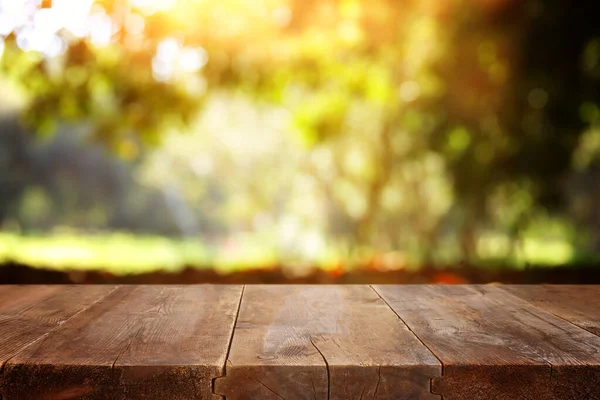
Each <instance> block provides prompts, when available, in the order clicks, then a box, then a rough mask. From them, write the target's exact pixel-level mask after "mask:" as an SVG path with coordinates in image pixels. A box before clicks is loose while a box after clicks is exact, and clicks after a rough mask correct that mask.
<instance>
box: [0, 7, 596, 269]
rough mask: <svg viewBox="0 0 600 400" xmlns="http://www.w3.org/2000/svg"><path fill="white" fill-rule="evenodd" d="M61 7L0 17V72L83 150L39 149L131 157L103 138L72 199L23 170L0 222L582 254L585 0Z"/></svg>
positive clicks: (587, 54)
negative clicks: (61, 11) (97, 184)
mask: <svg viewBox="0 0 600 400" xmlns="http://www.w3.org/2000/svg"><path fill="white" fill-rule="evenodd" d="M5 3H6V2H3V3H1V4H5ZM58 3H65V2H64V1H63V2H50V1H44V2H41V4H39V5H37V6H35V5H34V8H32V9H31V10H33V11H31V12H32V14H31V15H32V17H31V21H29V20H24V22H22V24H21V26H15V27H14V29H12V30H11V31H10V32H5V34H4V36H5V37H4V39H3V40H2V43H3V53H2V56H1V58H0V71H1V72H0V73H1V76H2V78H3V80H5V81H10V82H11V85H16V86H17V87H19V89H20V90H21V93H22V94H23V96H24V98H25V104H26V105H25V108H24V111H23V118H24V120H25V121H26V122H28V123H29V124H30V126H33V127H35V128H36V130H37V131H38V132H39V133H40V134H47V133H50V132H52V131H55V130H59V131H60V130H63V131H64V130H68V129H71V130H77V129H79V128H81V130H83V131H85V133H83V134H79V136H77V135H75V134H73V136H74V137H80V138H83V139H81V141H82V142H81V143H88V144H85V145H83V144H78V145H72V146H71V147H68V146H67V147H64V146H66V145H60V144H58V145H56V147H57V149H55V150H56V151H55V152H53V151H52V148H51V147H52V146H50V148H45V149H41V150H40V149H39V148H38V150H37V151H38V152H40V151H41V154H46V156H47V160H50V159H52V157H53V156H52V154H60V153H61V151H60V150H59V149H60V148H63V149H64V148H70V149H71V151H82V154H87V153H85V152H83V150H81V149H82V148H84V147H85V148H86V149H89V148H93V149H95V150H93V151H96V152H97V151H100V150H98V149H97V147H94V146H95V145H92V144H89V143H90V142H92V143H93V142H94V141H95V142H100V143H101V144H102V145H103V146H104V147H105V148H109V149H110V150H112V151H113V152H114V153H115V154H117V155H119V156H120V157H121V158H122V159H124V160H126V161H127V162H122V161H118V160H112V159H111V157H110V155H108V154H106V153H102V154H103V156H102V157H103V159H104V160H105V161H104V162H105V164H101V163H98V164H97V165H98V168H105V169H107V170H110V168H112V170H114V171H117V170H119V171H121V172H114V174H113V175H110V176H117V175H118V176H120V178H118V179H117V178H106V179H107V182H113V183H114V181H118V182H120V183H119V184H116V185H115V184H113V186H111V187H113V188H112V189H111V188H107V189H105V190H101V191H100V193H97V192H92V193H96V194H92V195H91V196H92V197H93V198H92V199H88V200H85V201H87V205H85V201H84V200H83V199H85V198H86V195H85V193H83V194H77V195H74V194H73V193H70V194H68V195H65V196H66V197H65V196H63V195H57V193H63V192H65V193H66V192H69V190H70V189H64V190H63V191H62V192H61V190H62V189H57V186H56V185H55V184H52V185H50V186H49V185H44V184H42V183H40V182H37V183H35V184H34V185H32V186H33V187H24V186H26V185H25V184H23V186H21V187H19V191H18V194H16V193H17V191H16V189H15V191H14V193H13V194H12V195H11V196H9V195H5V196H4V200H2V204H6V205H5V206H2V204H0V209H2V210H3V212H2V214H4V217H3V218H4V223H5V225H6V224H7V222H6V221H9V222H10V221H14V220H17V221H18V225H19V229H24V227H27V226H30V227H31V228H32V229H33V230H35V229H36V228H38V229H39V228H40V227H46V228H50V227H52V226H53V225H56V224H60V225H74V226H76V227H77V226H79V227H81V228H89V227H90V226H91V227H96V228H100V229H129V230H133V231H136V230H139V231H142V232H148V231H150V232H153V233H160V234H168V235H172V234H173V233H174V232H176V233H177V234H180V235H184V236H202V237H203V238H204V239H205V240H206V241H207V242H215V241H217V242H218V241H222V240H225V239H224V238H226V237H228V236H231V235H232V234H234V233H236V232H257V231H258V232H264V234H265V235H266V236H267V237H268V238H267V239H264V240H263V241H262V243H263V250H261V251H259V253H260V254H261V257H263V254H267V255H268V256H265V260H269V261H264V262H265V263H267V264H268V263H272V262H274V260H276V259H283V260H290V261H293V262H296V261H298V260H309V261H310V260H312V261H316V260H318V259H322V258H327V259H330V260H334V259H335V260H337V259H342V260H343V259H352V258H355V257H358V256H357V255H360V254H363V253H364V252H365V251H366V252H369V251H375V252H381V253H390V252H397V251H399V252H401V253H402V254H403V257H401V258H402V260H400V261H397V263H398V264H402V265H415V264H423V263H453V262H457V261H460V260H466V261H469V262H474V263H486V262H492V261H494V262H496V261H498V262H506V263H511V264H515V265H523V264H525V263H528V262H538V263H543V264H557V263H568V262H570V261H573V260H576V259H579V258H582V257H583V258H586V257H593V254H596V253H597V252H598V251H599V250H600V213H599V212H598V211H597V210H596V207H594V204H595V202H597V201H598V200H599V198H598V196H600V188H599V187H598V183H597V182H599V180H598V177H599V176H598V174H599V171H598V168H599V164H598V160H600V157H598V155H599V154H600V111H599V110H600V109H599V106H598V103H599V102H600V92H599V80H600V44H599V43H600V38H599V37H598V32H597V28H596V26H595V25H596V21H595V20H594V19H593V18H589V16H590V15H593V9H594V6H593V5H583V4H569V3H568V2H562V1H558V0H548V1H540V0H528V1H523V2H517V1H513V0H489V1H472V0H459V1H449V0H448V1H405V2H402V4H398V2H395V1H391V0H372V1H369V2H365V1H359V0H335V1H334V0H328V1H317V0H310V1H306V0H305V1H299V0H289V1H284V0H263V1H260V2H256V4H254V5H252V6H250V5H249V3H248V2H245V1H241V0H227V1H222V2H201V1H197V2H195V1H191V2H173V1H166V0H165V1H158V0H157V1H149V0H148V1H144V0H132V1H127V0H98V1H95V2H94V4H93V5H91V3H90V4H88V6H89V7H87V8H85V7H84V8H83V11H82V13H83V14H82V16H81V17H85V18H90V19H89V21H90V28H89V30H87V31H85V30H84V31H82V33H78V32H73V31H70V30H69V29H68V28H67V25H68V23H70V22H69V21H68V20H65V21H66V22H64V24H63V25H65V26H59V27H58V28H56V26H54V25H53V26H54V28H48V26H47V25H48V24H50V23H49V22H47V21H46V20H44V19H43V18H42V17H39V18H38V17H36V16H35V15H40V14H39V12H40V7H41V8H44V7H45V9H46V10H52V9H53V8H56V7H58V5H57V4H58ZM66 3H69V2H68V1H67V2H66ZM86 4H87V3H86ZM90 5H91V6H90ZM3 7H6V6H3ZM7 9H8V8H7ZM0 12H2V11H0ZM50 12H52V11H50ZM36 13H38V14H36ZM48 15H50V17H49V18H47V19H48V20H50V21H52V15H55V16H56V15H58V14H48ZM73 15H75V13H74V14H73ZM36 18H37V19H36ZM36 21H37V22H36ZM40 21H41V22H40ZM44 21H46V22H44ZM94 21H96V22H98V21H101V22H102V21H104V22H103V23H104V25H102V24H100V23H96V22H94ZM92 22H94V23H92ZM44 24H46V25H44ZM50 25H52V24H50ZM28 29H29V30H28ZM31 29H33V30H34V31H35V29H38V30H40V31H43V30H44V29H46V31H47V32H46V31H44V32H46V33H47V34H48V35H53V36H52V37H55V38H56V41H54V42H53V41H45V42H44V41H41V40H40V39H39V38H38V39H36V38H37V37H36V36H35V35H34V34H32V33H31ZM94 29H96V31H95V30H94ZM103 29H104V30H103ZM106 30H108V33H107V34H105V35H104V36H102V35H101V33H103V32H105V31H106ZM27 35H29V36H27ZM36 40H37V41H36ZM44 43H45V46H46V47H44V46H43V45H44ZM56 43H58V44H56ZM52 46H54V47H52ZM73 127H77V129H75V128H73ZM181 133H184V134H183V135H182V134H181ZM60 137H62V136H60V135H59V138H60ZM7 140H8V139H7ZM52 140H56V139H52ZM78 140H79V139H78ZM67 142H68V140H67ZM78 143H79V142H78ZM22 146H24V147H23V148H30V147H32V146H33V147H35V146H38V147H39V146H40V145H35V144H22ZM61 146H63V147H61ZM85 151H89V150H85ZM36 154H37V155H35V156H31V155H30V156H28V157H29V159H32V158H33V159H36V157H38V156H39V154H40V153H36ZM16 157H17V156H15V159H16ZM84 158H85V157H84ZM107 160H108V161H107ZM78 162H83V161H77V162H76V161H73V163H71V164H69V166H67V167H64V168H65V169H73V168H75V169H77V165H79V164H78ZM15 163H18V161H15ZM45 165H46V166H47V167H49V168H55V169H56V170H57V171H58V170H59V168H58V167H56V165H58V164H51V163H50V164H45ZM51 165H54V167H51ZM109 165H111V166H112V167H110V168H109ZM31 171H37V170H35V169H32V170H31ZM31 171H30V172H29V174H30V175H29V176H31V175H35V172H31ZM89 176H90V177H91V176H92V175H89ZM5 179H7V181H8V178H5ZM11 179H12V178H11ZM61 179H62V178H61ZM78 179H80V180H81V181H86V180H87V178H86V177H85V176H84V175H82V176H81V177H80V178H78ZM98 179H100V178H98ZM51 180H52V179H51V178H48V179H47V180H45V181H44V182H48V181H51ZM11 182H13V181H11ZM71 182H73V181H71ZM15 185H16V186H15V188H16V187H17V186H18V185H17V184H15ZM36 185H37V186H38V188H37V189H36V188H35V186H36ZM39 186H41V187H43V188H44V189H40V188H39ZM109 186H110V185H109ZM114 187H118V189H115V188H114ZM36 190H37V192H36ZM48 193H50V195H48ZM106 193H109V194H108V195H107V196H105V194H106ZM111 193H112V194H111ZM115 193H116V194H115ZM44 196H46V197H48V198H46V199H45V200H44ZM67 198H69V199H71V200H67ZM115 199H118V202H117V205H115V204H109V203H111V202H114V201H115ZM69 201H70V203H69V204H72V205H73V206H72V207H71V208H68V207H67V208H65V210H66V211H64V212H63V213H60V212H59V211H57V206H56V205H57V204H59V203H60V204H66V202H69ZM15 202H18V203H19V204H20V206H19V207H16V208H15V206H14V204H15ZM159 203H160V204H159ZM82 204H83V205H82ZM92 204H93V206H92ZM11 207H12V208H11ZM78 207H79V208H78ZM23 209H25V210H23ZM76 209H81V210H83V211H82V214H85V216H83V217H81V216H80V217H77V215H78V214H77V212H75V211H74V210H76ZM15 210H16V211H15ZM19 210H21V211H19ZM94 210H95V211H94ZM26 214H30V215H29V216H26ZM53 214H55V215H54V217H53V216H52V215H53ZM31 215H34V216H35V218H33V220H31V219H32V217H31ZM44 215H45V216H46V217H43V216H44ZM57 215H60V217H57ZM0 216H2V215H0ZM28 218H29V220H28ZM78 218H81V219H83V220H85V222H83V223H82V222H81V219H79V220H78ZM43 220H45V221H47V222H46V223H45V224H44V222H43ZM28 221H29V222H28ZM0 222H3V221H2V219H0ZM8 225H10V224H8ZM9 227H10V226H9ZM25 230H27V229H25ZM269 235H270V236H269ZM158 247H159V248H160V246H158ZM217 247H218V246H217ZM257 247H260V246H257ZM339 249H341V250H339ZM124 252H126V251H125V250H124ZM332 254H333V255H332ZM244 257H247V258H249V259H251V258H252V256H251V255H248V254H247V255H245V256H244ZM259 258H260V257H259ZM157 259H158V258H157ZM336 262H337V261H336ZM166 265H173V264H172V263H170V262H166Z"/></svg>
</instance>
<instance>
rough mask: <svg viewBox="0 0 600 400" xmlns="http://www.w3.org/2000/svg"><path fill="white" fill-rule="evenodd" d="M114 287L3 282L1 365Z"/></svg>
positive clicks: (0, 305)
mask: <svg viewBox="0 0 600 400" xmlns="http://www.w3.org/2000/svg"><path fill="white" fill-rule="evenodd" d="M113 290H115V287H114V286H95V287H86V286H35V285H34V286H0V369H1V367H2V366H3V365H4V363H5V362H6V361H7V360H9V359H10V358H11V357H13V356H14V355H15V354H17V353H18V352H19V351H20V350H21V349H23V348H25V347H26V346H28V345H30V344H31V343H33V342H35V341H36V340H39V339H40V338H41V337H43V336H44V335H46V334H48V333H49V332H50V331H52V330H53V329H55V328H57V327H58V326H60V325H61V324H63V323H64V322H65V321H67V320H68V319H69V318H72V317H73V316H74V315H76V314H77V313H79V312H81V311H82V310H85V309H86V308H87V307H89V306H91V305H92V304H93V303H94V302H96V301H98V300H100V299H102V298H103V297H105V296H106V295H108V294H109V293H110V292H111V291H113ZM0 382H1V375H0Z"/></svg>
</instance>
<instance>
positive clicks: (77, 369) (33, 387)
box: [0, 286, 242, 400]
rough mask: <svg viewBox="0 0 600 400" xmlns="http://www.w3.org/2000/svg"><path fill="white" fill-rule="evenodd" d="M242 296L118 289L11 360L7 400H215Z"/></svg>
mask: <svg viewBox="0 0 600 400" xmlns="http://www.w3.org/2000/svg"><path fill="white" fill-rule="evenodd" d="M241 292H242V287H240V286H186V287H178V286H123V287H119V288H117V289H116V290H114V291H113V292H112V293H110V294H109V295H108V296H107V297H105V298H104V300H103V301H102V302H98V303H96V304H95V305H93V306H92V307H90V308H89V309H87V310H86V311H85V312H83V313H80V314H78V315H77V316H75V317H74V318H72V319H71V320H70V321H69V323H68V324H65V325H64V326H62V327H61V328H60V329H56V330H54V331H52V332H51V333H50V334H48V335H46V336H45V337H43V338H42V339H40V340H38V341H37V342H35V343H34V344H32V345H30V346H29V347H27V348H25V349H24V350H23V351H21V352H19V353H18V354H17V355H16V356H14V357H13V358H11V359H10V360H9V361H8V362H7V363H6V365H5V368H4V372H3V374H2V375H0V392H1V393H2V394H3V396H4V397H3V400H13V399H19V400H21V399H22V400H25V399H75V398H76V399H192V398H194V399H197V398H200V399H210V398H212V397H213V394H212V379H214V378H216V377H218V376H221V375H223V366H224V363H225V357H226V354H227V349H228V345H229V342H230V338H231V334H232V330H233V325H234V322H235V317H236V314H237V310H238V307H239V301H240V295H241ZM71 301H73V299H71ZM215 398H216V397H215Z"/></svg>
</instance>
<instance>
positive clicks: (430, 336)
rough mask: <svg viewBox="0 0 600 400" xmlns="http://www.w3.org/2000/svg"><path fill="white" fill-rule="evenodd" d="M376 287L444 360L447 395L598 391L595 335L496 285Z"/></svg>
mask: <svg viewBox="0 0 600 400" xmlns="http://www.w3.org/2000/svg"><path fill="white" fill-rule="evenodd" d="M375 289H376V290H377V291H378V292H379V293H380V294H381V295H382V297H383V298H384V299H385V300H386V301H387V302H388V303H389V305H390V306H391V307H392V308H393V309H394V311H395V312H396V313H397V314H398V315H399V316H400V317H401V318H402V319H403V320H404V321H405V322H406V323H407V325H408V326H409V327H410V328H411V330H412V331H413V332H414V333H415V334H416V335H417V336H418V337H419V338H420V339H421V340H422V341H423V343H425V345H427V347H428V348H429V349H431V351H432V352H433V353H434V354H435V355H436V356H437V357H438V358H439V359H440V360H441V361H442V363H443V365H444V372H443V377H442V378H440V379H435V380H434V384H433V391H434V392H435V393H438V394H441V395H443V398H444V400H454V399H468V400H473V399H495V400H521V399H523V400H526V399H527V400H528V399H532V400H533V399H535V400H539V399H564V400H575V399H598V398H600V338H599V337H598V336H595V335H593V334H592V333H590V332H588V331H586V330H584V329H581V328H579V327H577V326H575V325H573V324H571V323H569V322H567V321H565V320H563V319H561V318H558V317H555V316H553V315H552V314H549V313H547V312H545V311H543V310H540V309H538V308H536V307H533V306H532V305H531V304H529V303H527V302H526V301H524V300H522V299H520V298H517V297H515V296H513V295H511V294H510V293H508V292H506V291H503V290H502V289H500V288H498V287H495V286H385V285H378V286H375Z"/></svg>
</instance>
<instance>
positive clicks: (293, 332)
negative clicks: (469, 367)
mask: <svg viewBox="0 0 600 400" xmlns="http://www.w3.org/2000/svg"><path fill="white" fill-rule="evenodd" d="M440 374H441V364H440V363H439V362H438V361H437V359H436V358H435V357H434V356H433V355H432V354H431V352H429V351H428V350H427V349H426V348H425V346H423V345H422V344H421V343H420V342H419V340H418V339H417V338H416V337H415V336H414V335H413V334H412V333H411V332H410V331H409V330H408V328H407V327H406V326H405V325H404V324H403V323H402V321H400V320H399V319H398V318H397V316H396V315H395V314H394V313H393V312H392V311H391V309H390V308H389V307H388V306H387V305H386V304H385V303H384V302H383V301H382V300H381V299H380V298H379V296H378V295H377V294H376V293H375V292H374V291H373V290H372V289H371V288H370V287H369V286H353V285H347V286H247V287H246V289H245V292H244V295H243V299H242V305H241V308H240V314H239V317H238V321H237V324H236V329H235V332H234V336H233V341H232V345H231V350H230V353H229V357H228V362H227V367H226V376H225V377H224V378H220V379H217V380H216V382H215V392H216V393H218V394H221V395H224V396H226V398H227V400H237V399H283V398H285V399H340V400H341V399H359V398H374V399H395V400H402V399H439V396H434V395H432V394H431V393H430V383H431V378H433V377H436V376H440Z"/></svg>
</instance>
